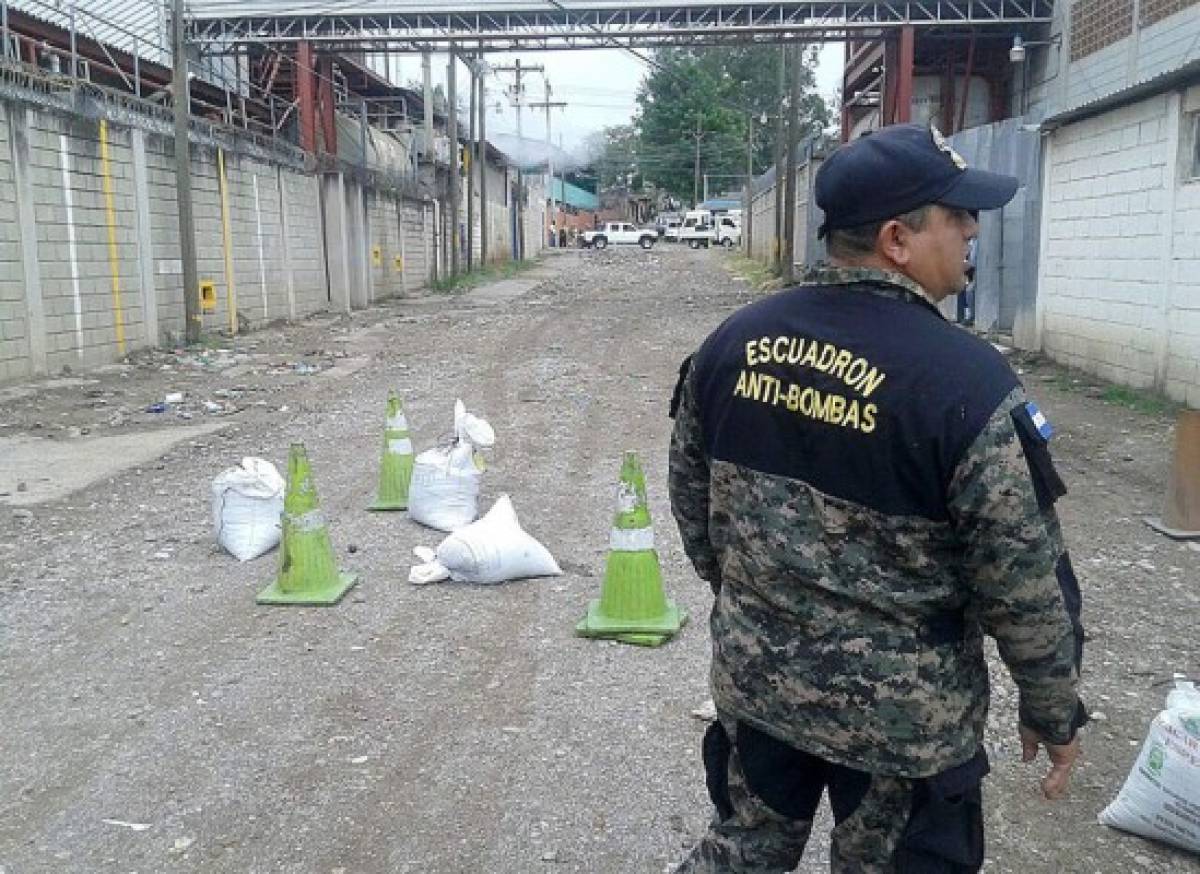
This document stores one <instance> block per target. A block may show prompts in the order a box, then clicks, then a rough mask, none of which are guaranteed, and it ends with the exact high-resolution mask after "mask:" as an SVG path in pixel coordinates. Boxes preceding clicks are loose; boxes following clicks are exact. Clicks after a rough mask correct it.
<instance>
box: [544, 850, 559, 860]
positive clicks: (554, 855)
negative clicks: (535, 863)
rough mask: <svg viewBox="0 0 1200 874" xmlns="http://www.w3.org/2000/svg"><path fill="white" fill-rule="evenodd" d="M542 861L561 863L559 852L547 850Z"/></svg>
mask: <svg viewBox="0 0 1200 874" xmlns="http://www.w3.org/2000/svg"><path fill="white" fill-rule="evenodd" d="M542 861H543V862H557V861H559V858H558V850H547V851H546V852H544V853H542Z"/></svg>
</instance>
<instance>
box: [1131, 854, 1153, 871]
mask: <svg viewBox="0 0 1200 874" xmlns="http://www.w3.org/2000/svg"><path fill="white" fill-rule="evenodd" d="M1133 861H1134V862H1135V863H1136V864H1138V865H1140V866H1141V867H1143V868H1149V867H1150V866H1151V865H1153V864H1154V860H1153V859H1151V858H1150V857H1149V856H1143V855H1142V854H1141V853H1138V854H1137V855H1136V856H1134V857H1133Z"/></svg>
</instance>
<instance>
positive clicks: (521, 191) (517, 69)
mask: <svg viewBox="0 0 1200 874" xmlns="http://www.w3.org/2000/svg"><path fill="white" fill-rule="evenodd" d="M493 69H494V70H495V71H496V72H497V73H513V74H514V75H515V77H516V85H515V86H514V88H513V92H512V98H513V105H514V106H516V108H517V141H518V142H519V143H520V146H519V148H520V149H521V150H522V151H523V150H524V148H525V137H524V136H523V135H522V133H521V98H522V97H523V96H524V94H525V91H524V88H523V87H522V85H521V77H522V76H523V75H525V74H526V73H545V72H546V68H545V67H543V66H541V65H540V64H539V65H538V66H536V67H522V66H521V59H520V58H517V59H516V60H515V61H514V62H513V65H512V66H511V67H494V68H493ZM518 160H520V159H518ZM517 258H518V259H519V260H521V261H524V260H525V173H524V171H522V170H521V168H520V166H518V167H517Z"/></svg>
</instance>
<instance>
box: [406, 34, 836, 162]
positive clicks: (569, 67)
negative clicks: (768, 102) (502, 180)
mask: <svg viewBox="0 0 1200 874" xmlns="http://www.w3.org/2000/svg"><path fill="white" fill-rule="evenodd" d="M843 52H844V48H843V45H842V43H829V44H827V45H826V46H825V47H824V48H823V49H822V50H821V57H820V61H819V64H818V67H817V88H818V90H819V91H820V92H821V94H822V95H823V96H824V97H826V98H829V97H832V96H833V94H834V92H835V91H836V89H837V88H839V87H840V86H841V75H842V59H843ZM517 57H519V58H520V59H521V65H522V66H526V65H528V66H543V67H545V68H546V72H545V78H543V75H542V74H541V73H531V74H529V75H527V76H524V77H523V78H524V81H525V100H526V101H527V102H537V101H544V100H545V79H549V81H550V86H551V88H552V90H553V94H552V97H551V99H552V100H555V101H565V102H567V103H568V104H570V105H569V106H567V107H566V108H565V109H555V110H552V115H551V118H550V127H551V136H552V138H553V140H554V142H555V144H558V143H559V141H560V138H561V142H562V146H563V148H565V149H566V150H567V151H574V149H575V148H576V147H577V146H579V144H580V143H581V142H582V141H583V139H584V138H585V137H587V135H588V134H590V133H591V132H593V131H596V130H600V129H602V128H605V127H609V126H611V125H617V124H628V123H629V121H630V119H631V118H632V116H633V111H634V107H635V103H634V98H635V96H636V95H637V90H638V86H639V85H640V84H641V81H642V79H643V77H644V76H645V75H646V71H647V69H648V68H647V66H646V65H645V64H644V63H643V62H642V61H640V60H638V59H637V58H635V57H634V56H633V55H631V54H629V53H628V52H624V51H621V50H619V49H593V50H579V51H562V52H525V53H520V54H511V55H489V56H488V62H489V63H490V64H491V65H492V66H512V64H513V60H514V59H515V58H517ZM399 63H400V65H401V66H400V71H399V76H398V78H399V79H400V81H401V82H407V81H409V80H417V81H420V78H421V62H420V60H419V59H417V58H408V59H404V60H402V61H400V62H399ZM445 78H446V56H445V55H435V56H434V61H433V80H434V82H435V83H437V82H444V81H445ZM468 81H469V80H468V79H467V76H466V72H465V69H464V68H462V67H460V68H459V80H458V88H459V92H460V94H463V95H464V96H463V102H464V103H465V102H466V95H467V94H469V93H470V92H469V91H467V90H466V89H467V87H468ZM485 81H486V83H487V90H488V105H489V107H490V110H489V113H488V132H489V133H516V130H517V120H516V112H515V110H514V109H513V108H512V106H511V105H510V104H511V101H510V99H509V97H508V95H507V94H506V93H505V89H506V88H509V87H511V85H512V83H513V75H512V74H511V73H497V74H493V75H491V76H488V77H487V78H486V80H485ZM522 129H523V132H524V134H525V136H526V137H536V138H538V139H544V138H545V135H546V114H545V110H542V109H537V110H531V109H526V110H525V112H524V113H523V118H522Z"/></svg>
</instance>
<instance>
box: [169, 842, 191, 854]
mask: <svg viewBox="0 0 1200 874" xmlns="http://www.w3.org/2000/svg"><path fill="white" fill-rule="evenodd" d="M194 843H196V839H195V838H176V839H175V845H174V846H172V847H171V849H170V853H171V855H172V856H182V855H183V854H184V853H186V852H187V850H188V847H190V846H191V845H192V844H194Z"/></svg>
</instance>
